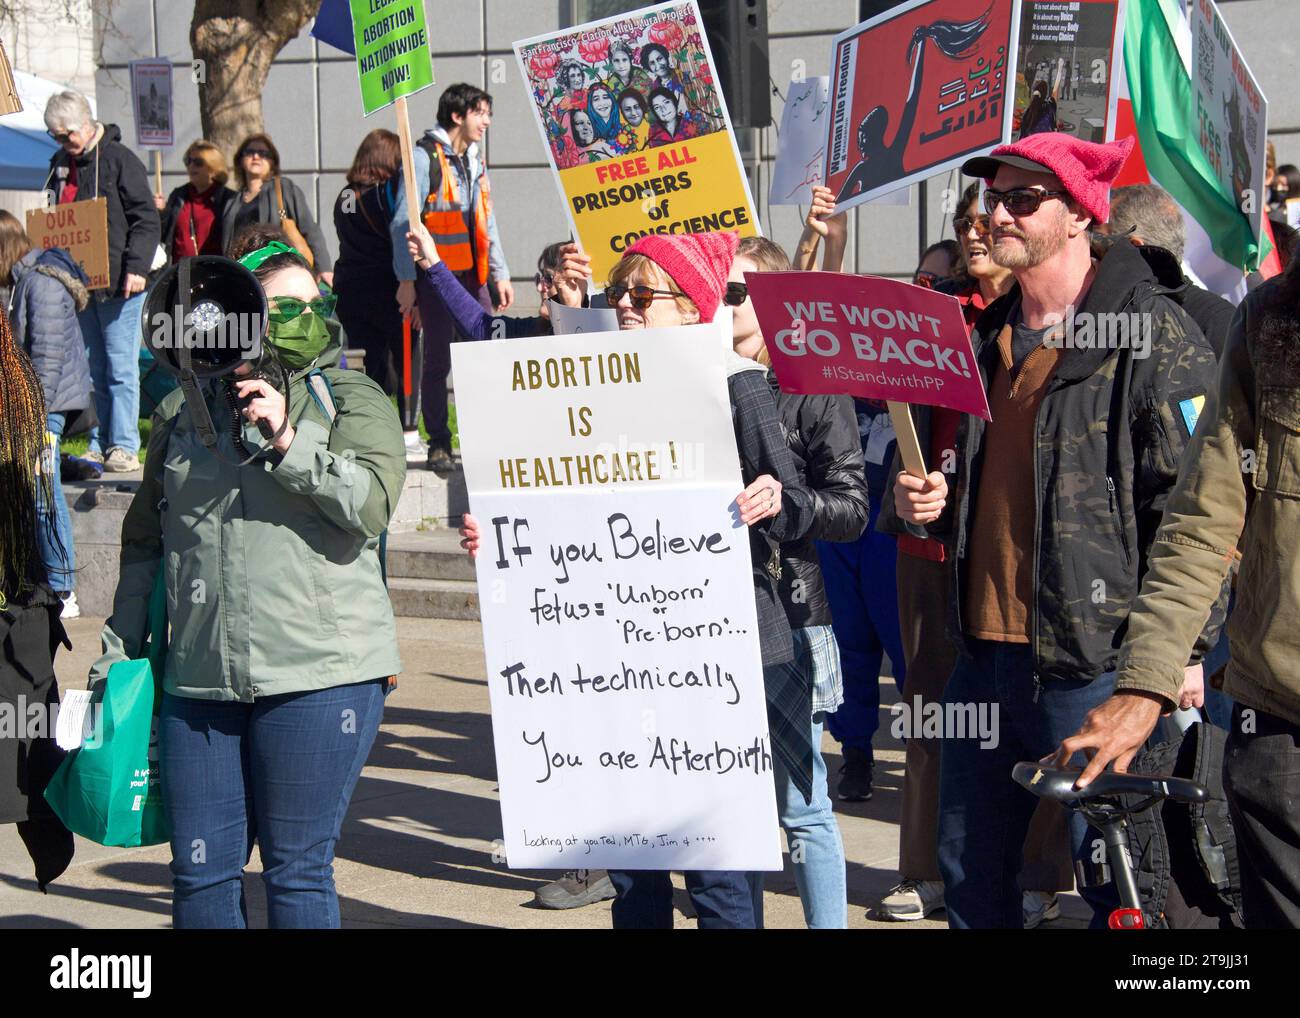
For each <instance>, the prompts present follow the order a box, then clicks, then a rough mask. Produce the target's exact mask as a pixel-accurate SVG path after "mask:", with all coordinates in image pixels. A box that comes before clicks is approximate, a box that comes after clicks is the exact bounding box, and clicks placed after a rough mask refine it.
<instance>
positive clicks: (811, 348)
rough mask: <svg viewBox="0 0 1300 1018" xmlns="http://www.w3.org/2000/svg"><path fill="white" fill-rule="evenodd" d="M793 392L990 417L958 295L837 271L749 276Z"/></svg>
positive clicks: (780, 372) (775, 357) (785, 384)
mask: <svg viewBox="0 0 1300 1018" xmlns="http://www.w3.org/2000/svg"><path fill="white" fill-rule="evenodd" d="M745 282H746V283H748V284H749V294H750V297H752V298H753V301H754V311H755V313H756V314H757V315H758V322H759V325H760V326H761V327H762V330H763V336H764V337H765V338H766V341H767V350H768V353H769V354H770V355H771V358H772V368H773V370H775V371H776V377H777V380H778V381H779V382H780V383H781V388H782V389H784V390H785V391H786V392H801V393H847V394H849V395H852V396H861V397H863V398H864V399H879V400H886V401H891V402H896V403H924V404H927V405H929V406H941V407H947V408H949V409H950V410H959V411H962V412H963V413H970V414H977V415H979V416H980V417H983V418H984V419H985V420H988V419H989V405H988V399H987V397H986V396H985V393H984V383H983V381H982V380H981V379H980V373H979V369H978V367H977V366H976V363H975V354H974V351H973V350H972V348H971V342H970V336H969V335H968V334H967V332H966V327H965V324H964V321H963V319H962V313H961V305H960V304H958V303H957V299H956V298H955V297H950V296H948V295H947V294H942V293H936V292H935V291H934V290H929V289H926V288H925V287H921V286H913V285H912V284H910V283H902V282H899V281H898V280H895V279H880V278H877V277H874V276H849V275H844V274H843V273H839V272H746V273H745Z"/></svg>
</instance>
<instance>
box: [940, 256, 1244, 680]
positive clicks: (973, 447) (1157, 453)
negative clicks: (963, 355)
mask: <svg viewBox="0 0 1300 1018" xmlns="http://www.w3.org/2000/svg"><path fill="white" fill-rule="evenodd" d="M1170 262H1171V259H1170V258H1169V256H1168V255H1167V253H1165V252H1163V251H1159V250H1158V249H1155V250H1149V249H1145V248H1138V247H1135V246H1133V245H1131V244H1116V245H1115V246H1114V247H1113V248H1112V249H1111V250H1110V251H1109V252H1108V253H1107V254H1106V256H1105V257H1104V258H1103V259H1102V260H1101V262H1100V264H1099V266H1098V271H1097V274H1096V277H1095V279H1094V281H1093V284H1092V287H1091V288H1090V289H1089V291H1088V293H1087V295H1086V296H1085V298H1084V301H1083V305H1082V307H1080V308H1078V309H1077V310H1076V313H1075V316H1074V319H1073V332H1072V333H1071V332H1067V333H1066V335H1065V337H1064V339H1063V340H1062V342H1063V344H1064V346H1065V347H1066V349H1065V351H1064V353H1063V354H1062V356H1061V359H1060V360H1059V362H1058V364H1057V368H1056V374H1055V375H1054V376H1053V378H1052V380H1051V382H1050V383H1049V384H1048V389H1047V394H1046V396H1045V398H1044V399H1043V402H1042V405H1041V406H1040V407H1039V410H1038V424H1037V437H1036V440H1035V450H1036V456H1035V461H1034V462H1033V463H1027V464H1025V470H1026V471H1032V476H1033V482H1034V485H1035V488H1036V489H1037V492H1038V498H1037V503H1038V521H1037V527H1036V528H1035V541H1034V548H1033V570H1034V573H1033V590H1034V592H1035V599H1034V603H1033V604H1032V605H1031V606H1030V639H1031V643H1032V647H1033V653H1034V681H1035V684H1036V685H1040V684H1041V683H1042V682H1044V681H1046V680H1050V679H1086V680H1089V681H1090V680H1092V679H1095V678H1097V677H1098V676H1100V675H1102V674H1104V673H1106V672H1109V671H1112V670H1114V668H1115V665H1116V660H1117V658H1118V654H1119V648H1120V645H1121V644H1122V643H1123V640H1124V633H1125V629H1126V627H1127V623H1128V617H1129V610H1130V608H1131V607H1132V604H1133V600H1134V598H1135V597H1136V596H1137V592H1138V588H1139V585H1140V583H1141V579H1142V575H1143V573H1144V572H1145V571H1146V565H1147V554H1148V551H1149V549H1150V548H1151V542H1152V541H1153V540H1154V538H1155V533H1156V529H1157V527H1158V526H1159V524H1160V517H1161V514H1162V513H1163V511H1164V508H1165V501H1166V499H1167V498H1168V495H1169V491H1170V489H1172V488H1173V486H1174V481H1175V479H1176V478H1177V475H1178V465H1179V461H1180V460H1181V459H1182V455H1183V450H1184V448H1186V446H1187V444H1188V442H1189V440H1190V439H1191V434H1192V429H1193V428H1194V427H1195V420H1196V413H1197V411H1198V410H1199V408H1200V405H1201V403H1202V402H1203V399H1204V396H1205V394H1206V392H1208V391H1209V389H1210V388H1211V386H1212V385H1213V383H1214V379H1215V376H1216V372H1217V367H1216V363H1215V358H1214V351H1213V350H1212V349H1211V347H1210V345H1209V343H1208V342H1207V341H1206V339H1205V337H1204V336H1203V335H1202V334H1201V332H1200V330H1199V329H1198V328H1197V327H1196V325H1195V323H1193V322H1192V320H1191V319H1190V318H1189V317H1188V316H1187V315H1186V313H1185V312H1184V311H1183V310H1182V308H1181V307H1180V306H1179V304H1178V302H1177V297H1178V294H1179V287H1180V286H1181V275H1177V276H1176V275H1175V274H1174V273H1171V272H1167V271H1166V266H1167V265H1169V264H1170ZM1157 273H1159V277H1158V276H1157ZM1162 280H1163V282H1162ZM1019 303H1020V288H1019V286H1015V287H1013V288H1012V290H1011V292H1010V293H1008V294H1007V295H1006V296H1004V297H1002V298H1000V299H999V300H997V301H995V302H994V303H993V304H991V305H989V307H988V308H987V309H986V310H985V312H984V314H982V315H981V316H980V318H979V321H978V322H977V323H976V325H975V330H974V332H973V333H972V336H971V339H972V342H973V344H974V347H975V354H976V359H977V360H978V361H979V365H980V372H981V375H982V377H983V379H984V384H985V387H986V388H987V387H988V384H989V378H990V373H991V372H992V371H993V370H994V368H995V366H996V364H997V359H998V357H999V356H1000V354H999V352H998V344H997V338H998V334H999V333H1000V332H1001V330H1002V328H1003V326H1004V325H1005V324H1006V323H1007V322H1008V320H1009V319H1010V318H1011V315H1012V313H1013V312H1014V310H1015V309H1016V308H1017V307H1018V306H1019ZM1116 316H1123V317H1122V318H1119V317H1116ZM1103 328H1105V329H1108V330H1110V331H1109V337H1108V340H1106V339H1101V331H1102V329H1103ZM1126 329H1127V331H1126ZM1099 339H1101V342H1099ZM990 409H991V410H992V412H993V413H994V414H997V412H998V408H997V407H996V406H993V407H991V408H990ZM983 439H984V421H983V420H981V419H980V418H978V417H972V416H969V415H967V416H966V417H965V419H964V421H963V423H962V427H961V430H960V432H959V435H958V449H959V455H958V472H957V482H956V485H955V486H954V488H953V492H952V499H953V503H954V507H955V508H954V513H955V516H954V521H953V533H954V535H955V546H956V547H955V550H956V554H955V555H953V556H952V557H951V559H950V565H949V568H950V569H952V570H953V574H952V581H953V585H952V589H953V590H954V591H956V592H957V596H956V597H955V598H953V604H952V617H951V623H952V626H953V636H954V639H955V640H956V642H957V645H958V647H959V649H960V650H961V651H962V652H963V653H968V648H967V646H966V639H965V636H964V633H965V627H964V624H963V620H962V617H961V615H962V610H963V601H964V585H963V575H962V570H963V569H964V567H965V564H966V563H965V560H966V557H967V554H968V549H969V545H970V542H971V541H978V540H980V534H979V532H978V530H976V531H974V532H972V528H971V523H972V520H971V515H972V512H973V508H974V505H975V500H974V498H973V492H974V490H975V489H976V487H977V486H978V484H979V479H980V467H981V458H982V446H983ZM1222 603H1223V604H1226V588H1225V591H1224V599H1223V602H1222ZM1220 608H1221V610H1220V612H1219V613H1218V616H1217V617H1216V619H1212V620H1211V621H1210V624H1209V625H1208V626H1207V627H1206V631H1205V632H1204V633H1202V636H1201V644H1200V648H1199V652H1198V653H1197V654H1196V655H1194V657H1193V658H1192V659H1193V660H1199V658H1200V657H1201V656H1203V654H1204V651H1205V649H1206V648H1208V646H1210V642H1209V641H1210V640H1212V639H1213V638H1214V637H1215V636H1217V632H1218V628H1219V626H1220V625H1221V615H1222V605H1221V606H1220ZM1184 663H1185V662H1184Z"/></svg>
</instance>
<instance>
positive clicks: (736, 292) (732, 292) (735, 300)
mask: <svg viewBox="0 0 1300 1018" xmlns="http://www.w3.org/2000/svg"><path fill="white" fill-rule="evenodd" d="M747 300H749V287H748V286H747V285H746V284H744V283H728V284H727V292H726V293H724V294H723V295H722V303H724V304H726V305H727V306H728V307H733V308H738V307H740V305H742V304H744V303H745V301H747Z"/></svg>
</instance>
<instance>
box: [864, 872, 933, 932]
mask: <svg viewBox="0 0 1300 1018" xmlns="http://www.w3.org/2000/svg"><path fill="white" fill-rule="evenodd" d="M941 908H943V881H941V880H904V881H903V882H902V883H900V884H899V885H898V886H897V887H895V888H892V889H891V890H890V892H889V893H888V894H886V895H885V896H884V897H883V898H881V899H880V904H878V905H877V906H876V907H875V908H874V909H872V911H871V912H869V913H868V916H867V917H868V918H869V919H883V920H893V921H895V922H912V921H914V920H917V919H924V918H925V917H926V916H928V915H929V914H930V913H931V912H938V911H939V910H940V909H941Z"/></svg>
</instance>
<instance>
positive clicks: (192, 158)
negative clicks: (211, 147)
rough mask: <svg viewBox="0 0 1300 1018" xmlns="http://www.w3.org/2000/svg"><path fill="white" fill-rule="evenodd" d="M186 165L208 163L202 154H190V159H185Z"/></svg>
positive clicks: (204, 164)
mask: <svg viewBox="0 0 1300 1018" xmlns="http://www.w3.org/2000/svg"><path fill="white" fill-rule="evenodd" d="M185 165H186V166H207V165H208V164H207V163H205V162H204V161H203V157H202V156H190V157H189V158H188V159H186V160H185Z"/></svg>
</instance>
